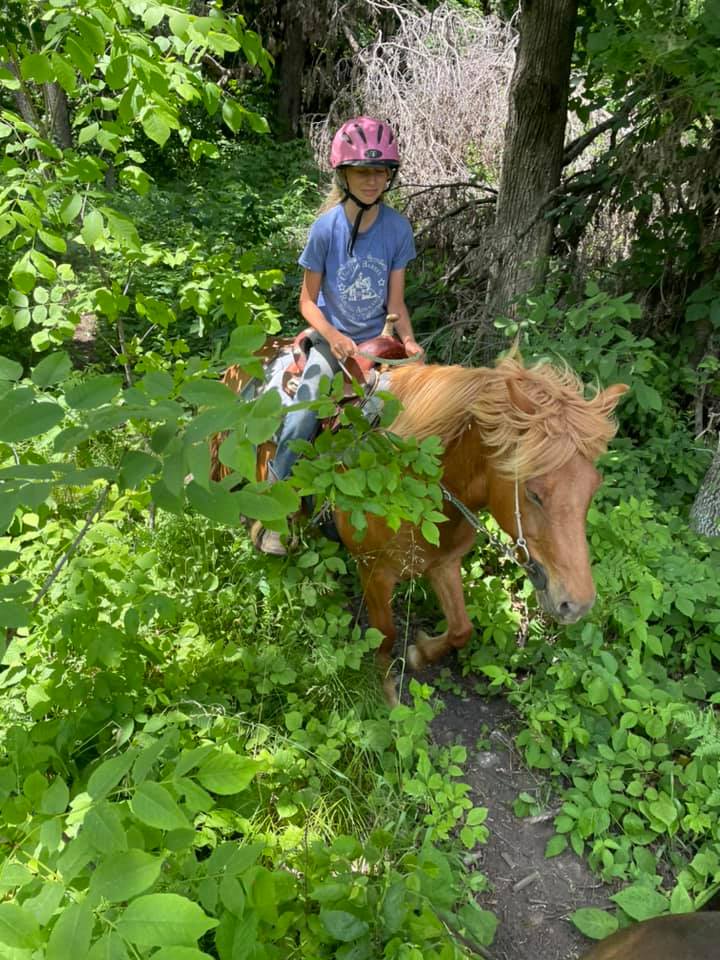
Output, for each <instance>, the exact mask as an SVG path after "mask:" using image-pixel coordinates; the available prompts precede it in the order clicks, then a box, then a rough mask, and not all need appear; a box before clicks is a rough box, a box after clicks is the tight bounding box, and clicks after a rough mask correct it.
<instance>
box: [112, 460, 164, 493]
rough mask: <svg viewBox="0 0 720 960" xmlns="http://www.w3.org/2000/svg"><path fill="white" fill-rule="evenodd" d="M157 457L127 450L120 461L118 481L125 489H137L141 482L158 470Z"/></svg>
mask: <svg viewBox="0 0 720 960" xmlns="http://www.w3.org/2000/svg"><path fill="white" fill-rule="evenodd" d="M160 467H161V463H160V461H159V460H158V459H157V457H151V456H150V454H149V453H143V451H142V450H128V451H126V452H125V453H124V454H123V457H122V460H121V461H120V481H121V483H122V485H123V487H124V488H125V489H128V488H129V489H134V488H136V487H139V486H140V484H141V483H142V482H143V480H145V479H147V477H149V476H152V475H153V474H154V473H157V472H158V471H159V470H160Z"/></svg>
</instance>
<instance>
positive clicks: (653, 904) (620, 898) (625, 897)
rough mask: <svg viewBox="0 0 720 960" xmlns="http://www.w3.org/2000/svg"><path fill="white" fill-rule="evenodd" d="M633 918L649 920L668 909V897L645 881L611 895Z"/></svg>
mask: <svg viewBox="0 0 720 960" xmlns="http://www.w3.org/2000/svg"><path fill="white" fill-rule="evenodd" d="M610 899H611V900H614V901H615V903H617V905H618V906H619V907H622V909H623V910H624V911H625V913H626V914H627V915H628V916H629V917H631V918H632V919H633V920H649V919H650V918H651V917H659V916H660V915H661V914H663V913H667V911H668V899H667V897H665V896H663V894H661V893H658V892H657V890H653V888H652V887H649V886H648V885H647V884H645V883H634V884H633V885H632V886H630V887H625V889H624V890H621V891H620V892H619V893H615V894H613V896H611V897H610Z"/></svg>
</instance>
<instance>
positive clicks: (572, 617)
mask: <svg viewBox="0 0 720 960" xmlns="http://www.w3.org/2000/svg"><path fill="white" fill-rule="evenodd" d="M590 607H592V602H590V603H576V602H575V601H574V600H563V601H562V602H561V603H559V604H558V607H557V612H558V616H559V618H560V619H561V620H565V621H566V622H568V623H574V622H575V621H576V620H579V619H580V618H581V617H583V616H585V614H586V613H587V612H588V610H589V609H590Z"/></svg>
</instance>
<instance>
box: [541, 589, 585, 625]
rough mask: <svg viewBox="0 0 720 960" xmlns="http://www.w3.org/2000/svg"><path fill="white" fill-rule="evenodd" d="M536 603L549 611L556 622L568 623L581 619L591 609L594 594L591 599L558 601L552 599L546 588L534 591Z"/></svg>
mask: <svg viewBox="0 0 720 960" xmlns="http://www.w3.org/2000/svg"><path fill="white" fill-rule="evenodd" d="M536 593H537V598H538V603H539V604H540V606H541V607H542V609H543V610H544V611H545V612H546V613H549V614H550V616H551V617H553V618H554V619H555V620H557V622H558V623H562V624H570V623H577V621H578V620H582V618H583V617H584V616H585V614H586V613H589V612H590V610H592V607H593V604H594V603H595V596H594V595H593V597H592V599H590V600H585V601H579V600H573V599H571V598H565V599H562V600H560V601H556V600H553V599H552V598H551V596H550V594H549V592H548V591H547V590H538V591H536Z"/></svg>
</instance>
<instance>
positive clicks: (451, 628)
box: [408, 559, 473, 670]
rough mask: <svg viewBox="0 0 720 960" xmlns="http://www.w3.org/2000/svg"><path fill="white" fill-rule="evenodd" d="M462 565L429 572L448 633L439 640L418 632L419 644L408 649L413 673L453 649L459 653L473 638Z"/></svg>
mask: <svg viewBox="0 0 720 960" xmlns="http://www.w3.org/2000/svg"><path fill="white" fill-rule="evenodd" d="M460 563H461V561H460V559H457V560H449V561H448V562H447V563H443V564H441V565H439V566H436V567H432V568H431V569H429V570H427V571H426V574H425V575H426V576H427V578H428V580H429V581H430V584H431V586H432V588H433V590H434V591H435V594H436V595H437V598H438V600H439V601H440V606H441V607H442V611H443V613H444V614H445V620H446V621H447V630H446V631H445V633H441V634H439V636H437V637H430V636H428V634H426V633H425V632H424V631H422V630H419V631H418V634H417V637H416V639H415V643H414V644H413V645H412V646H410V647H409V648H408V663H409V664H410V666H411V667H412V669H413V670H420V669H421V668H422V667H424V666H425V665H426V664H428V663H435V662H436V661H437V660H440V659H441V657H444V656H445V654H446V653H448V652H449V651H450V650H459V649H460V648H461V647H464V646H465V644H466V643H467V642H468V640H469V639H470V636H471V634H472V631H473V628H472V624H471V623H470V618H469V617H468V615H467V610H466V609H465V597H464V595H463V586H462V577H461V573H460Z"/></svg>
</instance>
